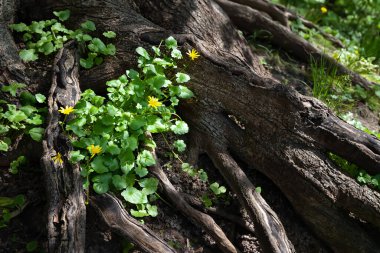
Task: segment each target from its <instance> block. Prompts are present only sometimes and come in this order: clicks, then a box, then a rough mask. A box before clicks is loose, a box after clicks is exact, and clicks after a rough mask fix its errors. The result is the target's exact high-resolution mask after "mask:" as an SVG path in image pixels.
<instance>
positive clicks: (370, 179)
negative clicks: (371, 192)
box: [328, 153, 380, 191]
mask: <svg viewBox="0 0 380 253" xmlns="http://www.w3.org/2000/svg"><path fill="white" fill-rule="evenodd" d="M328 155H329V158H330V159H331V160H332V161H333V162H334V163H335V164H336V165H337V166H339V167H340V168H341V169H342V170H343V171H345V172H347V173H348V174H349V175H350V176H351V177H353V178H355V179H356V180H357V182H358V183H360V184H363V185H367V186H369V187H372V188H374V189H376V190H378V191H380V174H377V175H375V176H371V175H369V174H368V173H367V172H366V171H365V170H363V169H360V168H359V167H358V166H357V165H355V164H353V163H350V162H348V161H347V160H345V159H344V158H342V157H340V156H338V155H336V154H333V153H328Z"/></svg>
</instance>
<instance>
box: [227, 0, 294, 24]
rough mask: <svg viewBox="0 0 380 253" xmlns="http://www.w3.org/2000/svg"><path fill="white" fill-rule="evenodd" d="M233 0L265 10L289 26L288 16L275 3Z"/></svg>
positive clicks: (273, 17)
mask: <svg viewBox="0 0 380 253" xmlns="http://www.w3.org/2000/svg"><path fill="white" fill-rule="evenodd" d="M232 2H235V3H238V4H242V5H246V6H249V7H251V8H253V9H255V10H258V11H261V12H265V13H266V14H268V15H269V16H270V17H271V18H272V19H273V20H275V21H278V22H280V24H282V25H283V26H286V27H289V20H288V16H287V15H286V13H285V12H283V11H282V10H280V9H279V8H277V6H276V5H274V4H271V3H269V2H265V1H262V0H232Z"/></svg>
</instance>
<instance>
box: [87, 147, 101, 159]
mask: <svg viewBox="0 0 380 253" xmlns="http://www.w3.org/2000/svg"><path fill="white" fill-rule="evenodd" d="M87 149H88V151H90V153H91V158H93V157H94V156H95V155H97V154H100V153H101V152H102V147H100V146H99V145H96V146H95V145H94V144H92V145H90V146H88V147H87Z"/></svg>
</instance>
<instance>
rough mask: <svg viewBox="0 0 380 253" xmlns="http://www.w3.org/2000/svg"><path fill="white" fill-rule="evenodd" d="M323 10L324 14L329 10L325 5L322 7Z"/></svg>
mask: <svg viewBox="0 0 380 253" xmlns="http://www.w3.org/2000/svg"><path fill="white" fill-rule="evenodd" d="M321 12H322V13H323V14H325V13H326V12H327V8H326V7H325V6H322V7H321Z"/></svg>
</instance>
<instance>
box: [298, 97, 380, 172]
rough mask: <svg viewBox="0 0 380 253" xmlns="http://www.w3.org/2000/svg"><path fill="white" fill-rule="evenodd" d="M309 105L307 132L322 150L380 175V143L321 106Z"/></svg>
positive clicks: (316, 103)
mask: <svg viewBox="0 0 380 253" xmlns="http://www.w3.org/2000/svg"><path fill="white" fill-rule="evenodd" d="M312 103H313V104H314V106H313V107H311V104H310V102H306V103H305V105H307V104H309V105H310V107H309V108H306V109H307V114H308V120H309V122H305V123H306V129H305V132H306V133H307V134H308V135H309V136H312V137H313V138H314V141H315V142H317V143H319V145H321V146H322V147H323V148H325V149H327V150H329V151H331V152H333V153H335V154H337V155H339V156H341V157H344V158H345V159H347V160H348V161H351V162H353V163H355V164H357V165H358V166H359V167H361V168H363V169H365V170H366V171H368V172H369V173H371V174H379V173H380V167H379V164H380V141H379V140H378V139H377V138H376V137H374V136H372V135H369V134H366V133H364V132H362V131H360V130H358V129H356V128H355V127H353V126H351V125H349V124H347V123H345V122H343V121H342V120H340V119H338V118H337V117H336V116H334V115H332V114H331V112H329V111H327V110H325V109H323V107H321V106H319V105H320V103H319V102H316V101H315V102H312Z"/></svg>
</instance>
